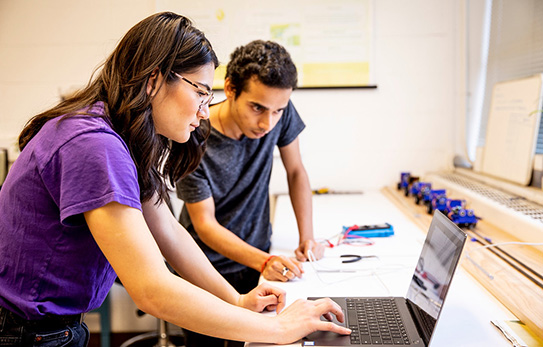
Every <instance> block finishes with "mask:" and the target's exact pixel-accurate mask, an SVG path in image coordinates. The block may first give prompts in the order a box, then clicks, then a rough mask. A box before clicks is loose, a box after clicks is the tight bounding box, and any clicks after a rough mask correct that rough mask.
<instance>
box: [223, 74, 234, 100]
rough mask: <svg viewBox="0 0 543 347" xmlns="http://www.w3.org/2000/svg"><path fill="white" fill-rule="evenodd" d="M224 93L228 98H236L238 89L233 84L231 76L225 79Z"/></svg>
mask: <svg viewBox="0 0 543 347" xmlns="http://www.w3.org/2000/svg"><path fill="white" fill-rule="evenodd" d="M224 95H225V96H226V98H227V99H232V100H234V99H235V98H236V89H234V85H233V84H232V81H231V80H230V77H227V78H226V79H225V80H224Z"/></svg>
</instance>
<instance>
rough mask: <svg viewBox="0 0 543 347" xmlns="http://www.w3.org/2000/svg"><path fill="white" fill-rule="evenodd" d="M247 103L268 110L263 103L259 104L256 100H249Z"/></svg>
mask: <svg viewBox="0 0 543 347" xmlns="http://www.w3.org/2000/svg"><path fill="white" fill-rule="evenodd" d="M249 103H250V104H251V105H252V106H258V107H260V108H263V109H265V110H268V109H269V108H268V107H266V106H264V105H261V104H259V103H258V102H254V101H249Z"/></svg>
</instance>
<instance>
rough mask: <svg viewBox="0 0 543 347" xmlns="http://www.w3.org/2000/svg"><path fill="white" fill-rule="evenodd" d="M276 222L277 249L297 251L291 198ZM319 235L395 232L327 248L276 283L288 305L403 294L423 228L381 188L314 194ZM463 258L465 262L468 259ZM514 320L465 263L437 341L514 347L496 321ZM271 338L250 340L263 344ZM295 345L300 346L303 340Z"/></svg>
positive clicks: (282, 203)
mask: <svg viewBox="0 0 543 347" xmlns="http://www.w3.org/2000/svg"><path fill="white" fill-rule="evenodd" d="M275 208H276V209H275V218H274V223H273V230H274V232H273V235H272V250H271V253H273V254H283V255H289V256H293V250H294V249H295V248H296V247H297V242H298V238H297V227H296V219H295V217H294V213H293V211H292V207H291V204H290V201H289V198H288V196H279V197H278V199H277V203H276V207H275ZM313 210H314V213H313V214H314V217H313V219H314V232H315V237H316V238H329V237H332V236H333V235H336V234H338V233H339V232H340V231H341V230H342V226H343V225H353V224H359V225H360V224H378V223H383V222H388V223H390V224H392V225H393V227H394V231H395V235H394V236H392V237H388V238H375V239H374V240H375V244H374V245H372V246H366V247H355V246H347V245H341V246H339V247H334V248H327V249H326V251H325V257H324V259H322V260H320V261H318V262H317V263H314V264H310V263H305V264H304V270H305V274H304V276H303V277H302V278H301V279H297V280H294V281H290V282H287V283H280V282H273V284H274V285H276V286H278V287H281V288H283V289H285V290H286V292H287V305H289V304H291V303H292V302H294V301H295V300H296V299H299V298H306V297H309V296H402V297H403V296H405V294H406V293H407V289H408V286H409V283H410V280H411V276H412V274H413V271H414V268H415V265H416V262H417V259H418V257H419V253H420V250H421V248H422V244H423V242H424V239H425V234H424V233H423V232H421V230H420V229H419V228H418V227H417V226H416V225H415V224H413V223H412V222H411V221H410V220H409V219H408V218H407V217H406V216H405V215H404V214H403V213H402V212H401V211H400V210H398V209H397V208H396V207H395V205H394V204H393V203H392V202H390V201H389V200H388V199H387V198H386V197H385V196H384V195H383V194H382V193H380V192H378V191H375V192H366V193H364V194H360V195H316V196H314V197H313ZM347 253H348V254H360V255H377V256H378V257H379V259H374V260H369V259H368V260H363V261H361V262H356V263H351V264H342V263H341V260H340V259H339V255H341V254H347ZM461 261H465V259H462V260H461ZM340 268H341V269H342V270H356V272H341V273H338V272H320V271H319V272H317V271H315V270H316V269H328V270H329V269H340ZM494 319H496V320H508V319H516V318H515V316H514V315H513V314H512V313H511V312H510V311H508V310H507V309H506V308H505V307H504V306H503V305H502V304H500V303H499V302H498V301H497V300H495V299H494V297H493V296H491V295H490V294H489V293H488V292H487V291H486V290H485V289H484V288H483V287H482V286H481V285H479V284H478V282H476V281H475V280H474V279H473V278H472V277H470V275H469V274H468V273H466V272H465V271H464V270H463V269H462V268H461V267H458V269H457V272H456V274H455V277H454V279H453V282H452V285H451V288H450V290H449V294H448V296H447V300H446V301H445V304H444V309H443V311H442V314H441V317H440V319H439V321H438V324H437V327H436V332H435V335H434V339H433V341H432V347H439V346H450V345H451V341H459V339H461V341H462V346H498V347H499V346H504V347H505V346H510V344H509V343H508V342H507V340H506V339H505V338H504V337H503V336H502V335H501V334H500V333H499V332H498V330H497V329H496V328H495V327H493V326H492V325H491V323H490V320H494ZM265 345H266V344H257V343H250V344H247V346H250V347H257V346H265ZM292 346H300V343H296V344H293V345H292Z"/></svg>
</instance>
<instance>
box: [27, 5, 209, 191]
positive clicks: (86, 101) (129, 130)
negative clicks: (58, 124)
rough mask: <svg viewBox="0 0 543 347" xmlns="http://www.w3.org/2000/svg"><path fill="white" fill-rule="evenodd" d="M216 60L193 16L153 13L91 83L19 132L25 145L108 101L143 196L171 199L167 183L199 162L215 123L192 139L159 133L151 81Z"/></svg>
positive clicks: (127, 37) (108, 115)
mask: <svg viewBox="0 0 543 347" xmlns="http://www.w3.org/2000/svg"><path fill="white" fill-rule="evenodd" d="M210 63H212V64H214V66H215V68H216V67H217V66H218V65H219V63H218V60H217V56H216V55H215V52H214V51H213V48H212V47H211V44H210V42H209V41H208V40H207V39H206V37H205V36H204V34H203V33H202V32H201V31H200V30H198V29H196V28H195V27H194V26H192V23H191V21H190V20H189V19H187V18H185V17H183V16H180V15H178V14H175V13H172V12H163V13H157V14H154V15H152V16H149V17H148V18H146V19H144V20H142V21H141V22H139V23H138V24H136V25H135V26H134V27H133V28H132V29H130V30H129V31H128V32H127V33H126V35H125V36H124V37H123V38H122V40H121V41H120V42H119V44H118V45H117V47H116V48H115V50H114V51H113V53H112V54H111V55H110V56H109V58H108V59H107V60H106V61H105V63H103V65H102V66H101V67H102V69H101V70H99V71H98V72H95V74H97V76H96V78H95V79H94V80H92V78H91V81H90V82H89V84H88V85H87V86H86V87H85V88H83V89H81V90H80V91H78V92H76V93H74V94H73V95H71V96H69V97H67V98H66V99H65V100H63V101H61V102H60V103H59V104H58V105H57V106H55V107H53V108H52V109H50V110H47V111H45V112H43V113H41V114H38V115H37V116H35V117H33V118H32V119H30V121H28V123H27V124H26V126H25V128H24V129H23V131H22V132H21V134H20V135H19V148H20V149H21V150H23V148H24V147H25V146H26V145H27V144H28V142H29V141H30V140H31V139H32V138H33V137H34V135H36V134H37V133H38V131H40V129H41V128H42V126H43V125H44V124H45V123H46V122H47V121H48V120H50V119H53V118H56V117H59V116H63V118H65V117H73V116H93V117H95V116H100V115H97V114H93V113H92V112H89V111H88V109H89V106H91V105H93V104H94V103H96V102H98V101H102V102H104V104H105V110H106V115H105V116H104V118H106V120H108V121H109V122H110V124H111V125H112V126H113V129H114V130H115V131H116V132H117V133H118V134H119V135H120V136H121V137H122V138H123V140H124V141H125V142H126V144H127V146H128V148H129V150H130V154H131V155H132V159H133V160H134V163H135V164H136V167H137V169H138V181H139V185H140V191H141V196H140V198H141V200H142V201H147V200H149V199H150V198H151V197H152V196H153V194H154V193H155V192H157V193H158V196H159V200H158V201H157V202H159V201H162V200H165V199H167V192H168V187H167V184H166V182H167V181H168V180H169V182H170V183H171V185H172V186H173V185H174V183H175V182H176V181H177V180H179V179H181V178H182V177H184V176H186V175H187V174H189V173H190V172H192V171H193V170H195V169H196V168H197V167H198V164H199V163H200V159H201V158H202V155H203V153H204V151H205V140H206V139H207V137H208V136H209V131H210V126H209V121H206V120H202V121H201V125H200V127H199V128H197V129H196V130H194V131H193V132H192V133H191V136H190V138H189V140H188V141H187V142H186V143H176V142H174V141H171V140H169V139H167V138H166V137H164V136H162V135H159V134H157V133H156V131H155V127H154V123H153V119H152V116H151V114H152V109H151V96H149V95H148V93H147V84H148V81H149V78H150V76H151V74H152V72H153V71H154V70H155V69H156V68H157V67H158V69H159V70H160V72H161V73H162V75H163V76H165V83H173V81H174V80H175V79H176V77H175V76H174V75H173V74H172V73H171V71H175V72H177V73H179V74H183V73H191V72H194V71H196V70H198V69H199V68H201V67H202V66H204V65H206V64H210ZM159 88H160V86H159ZM82 110H83V111H82Z"/></svg>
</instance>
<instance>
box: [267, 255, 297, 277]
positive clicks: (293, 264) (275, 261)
mask: <svg viewBox="0 0 543 347" xmlns="http://www.w3.org/2000/svg"><path fill="white" fill-rule="evenodd" d="M261 272H262V276H264V278H265V279H267V280H269V281H281V282H286V281H289V280H291V279H294V278H296V277H298V278H300V277H302V274H303V272H304V269H303V267H302V263H300V262H299V261H297V260H296V259H294V258H289V257H286V256H284V255H277V256H275V255H272V256H270V257H269V258H268V259H267V260H266V262H265V263H264V264H263V266H262V271H261Z"/></svg>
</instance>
